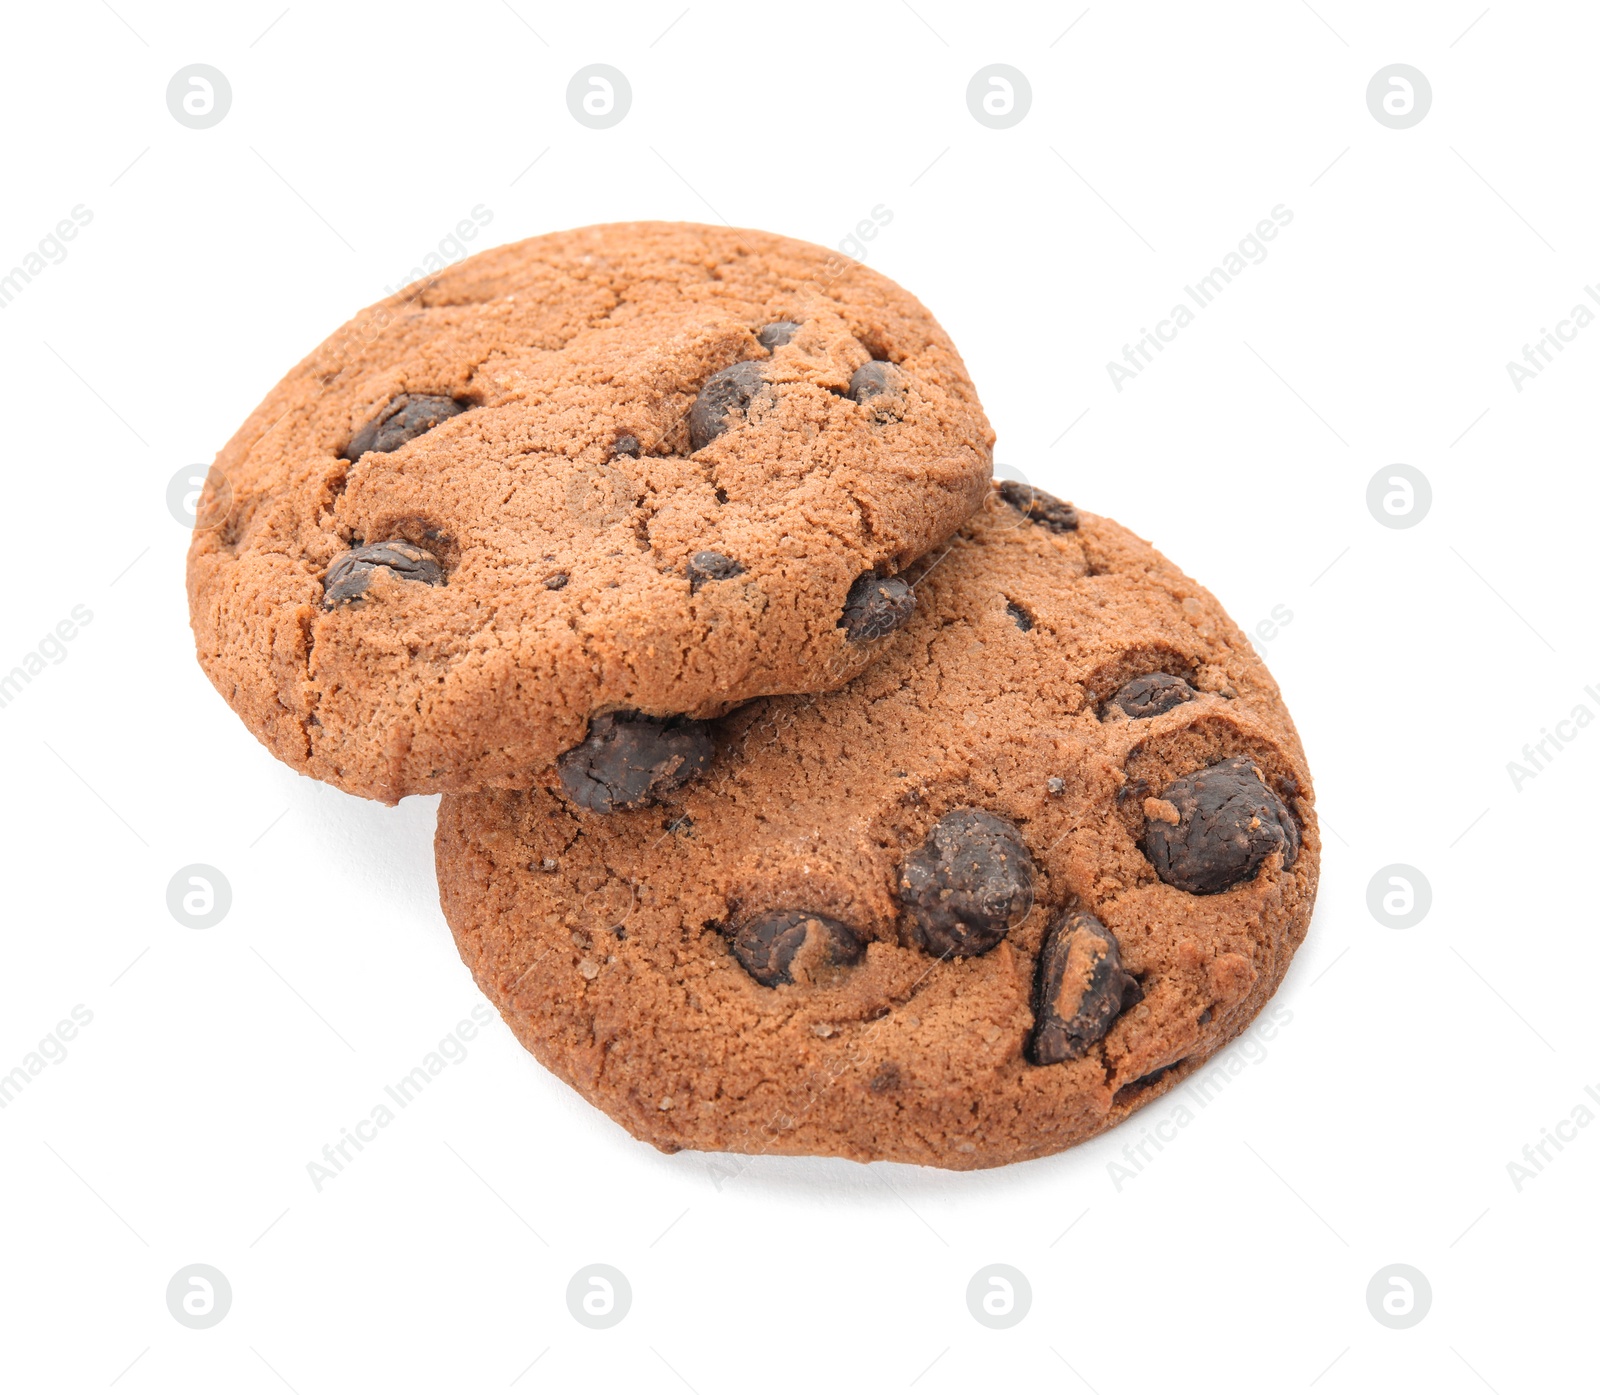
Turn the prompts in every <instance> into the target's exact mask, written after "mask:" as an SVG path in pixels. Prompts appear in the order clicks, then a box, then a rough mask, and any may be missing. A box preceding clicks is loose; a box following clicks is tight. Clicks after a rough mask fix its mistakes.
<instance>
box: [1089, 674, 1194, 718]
mask: <svg viewBox="0 0 1600 1395" xmlns="http://www.w3.org/2000/svg"><path fill="white" fill-rule="evenodd" d="M1194 699H1195V691H1194V689H1193V688H1191V687H1190V686H1189V685H1188V683H1186V682H1185V681H1184V680H1183V679H1181V678H1179V677H1177V676H1176V675H1174V674H1171V673H1147V674H1145V675H1144V677H1143V678H1135V679H1134V680H1133V681H1132V682H1131V683H1124V684H1123V685H1122V686H1121V687H1120V688H1118V689H1117V691H1116V692H1115V693H1114V694H1112V697H1111V702H1110V703H1109V704H1108V705H1109V706H1112V707H1120V708H1121V709H1122V710H1123V711H1124V712H1126V713H1127V714H1128V716H1130V717H1159V716H1160V715H1161V714H1162V713H1163V712H1170V711H1171V710H1172V709H1173V708H1174V707H1177V706H1180V705H1181V704H1182V703H1185V702H1193V701H1194Z"/></svg>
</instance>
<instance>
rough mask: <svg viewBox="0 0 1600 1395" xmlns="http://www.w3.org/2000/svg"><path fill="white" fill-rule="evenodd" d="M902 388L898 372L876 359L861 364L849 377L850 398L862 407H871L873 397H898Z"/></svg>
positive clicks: (892, 366)
mask: <svg viewBox="0 0 1600 1395" xmlns="http://www.w3.org/2000/svg"><path fill="white" fill-rule="evenodd" d="M902 387H903V382H902V376H901V373H900V370H899V369H898V368H896V367H895V366H894V364H892V363H880V362H878V361H877V360H876V359H874V360H873V361H872V362H871V363H863V364H862V365H861V367H859V368H858V369H856V371H855V372H854V373H852V374H851V375H850V396H851V397H853V398H855V400H856V401H857V402H859V403H861V405H862V406H863V407H865V406H869V405H871V403H872V399H873V398H875V397H898V396H899V395H900V392H901V391H902Z"/></svg>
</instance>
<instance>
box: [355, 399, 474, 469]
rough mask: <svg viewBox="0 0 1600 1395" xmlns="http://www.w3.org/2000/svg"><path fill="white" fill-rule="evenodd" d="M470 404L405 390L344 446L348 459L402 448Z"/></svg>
mask: <svg viewBox="0 0 1600 1395" xmlns="http://www.w3.org/2000/svg"><path fill="white" fill-rule="evenodd" d="M470 405H471V404H470V403H467V402H457V401H455V400H454V399H452V398H449V397H424V396H414V395H412V394H410V393H401V394H400V396H398V397H396V398H394V399H393V400H392V401H391V402H390V403H389V405H388V406H386V407H385V408H384V409H383V410H382V411H381V412H379V413H378V415H377V416H375V417H373V419H372V420H371V421H369V422H368V423H367V424H366V425H365V426H363V427H362V428H361V430H359V431H358V432H356V434H355V435H354V436H352V437H351V438H350V444H349V445H348V446H346V447H345V448H344V459H346V460H349V461H352V462H353V461H357V460H360V459H361V457H362V456H363V455H365V454H366V453H367V452H368V451H376V452H378V453H379V454H380V455H381V454H385V453H387V452H389V451H392V450H399V449H400V447H401V446H403V445H405V443H406V442H407V441H410V440H413V439H415V438H416V437H418V436H420V435H422V433H423V432H424V431H432V430H433V428H434V427H436V426H437V425H438V424H439V423H440V422H441V421H448V420H449V419H450V418H451V417H458V416H460V415H461V413H462V412H464V411H466V410H467V408H468V407H469V406H470Z"/></svg>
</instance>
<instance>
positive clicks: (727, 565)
mask: <svg viewBox="0 0 1600 1395" xmlns="http://www.w3.org/2000/svg"><path fill="white" fill-rule="evenodd" d="M743 572H744V566H743V564H742V563H739V562H735V561H734V560H733V558H731V557H724V556H723V555H722V554H721V553H720V552H697V553H695V554H694V556H693V557H691V558H690V559H689V566H688V573H689V594H690V595H691V596H692V595H694V593H695V592H696V591H698V590H699V589H700V588H701V587H702V586H704V585H705V584H706V582H708V581H726V580H728V578H729V577H734V576H740V575H742V574H743Z"/></svg>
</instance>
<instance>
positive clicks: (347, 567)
mask: <svg viewBox="0 0 1600 1395" xmlns="http://www.w3.org/2000/svg"><path fill="white" fill-rule="evenodd" d="M383 567H387V568H388V569H389V570H390V571H391V572H393V573H394V574H395V575H396V576H398V577H399V578H400V579H401V580H402V581H420V582H422V583H423V584H424V585H427V586H441V585H443V584H444V568H443V567H441V566H440V565H439V560H438V558H436V557H435V556H434V555H433V554H432V553H431V552H425V551H423V549H422V548H420V547H417V546H415V545H414V544H412V543H408V542H407V541H406V540H405V539H404V538H395V539H393V540H391V541H389V542H382V543H368V544H366V546H364V547H353V548H351V549H350V551H349V552H341V553H340V554H339V555H338V556H337V557H335V558H334V559H333V561H332V562H331V563H330V564H329V566H328V574H327V575H326V576H325V577H323V579H322V605H323V608H324V609H325V610H332V609H333V608H334V607H335V606H339V605H345V604H346V603H348V602H350V601H358V600H360V599H361V598H362V597H363V596H365V595H366V594H367V587H368V586H370V585H371V584H372V577H373V574H374V573H375V572H377V571H378V570H379V569H380V568H383Z"/></svg>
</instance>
